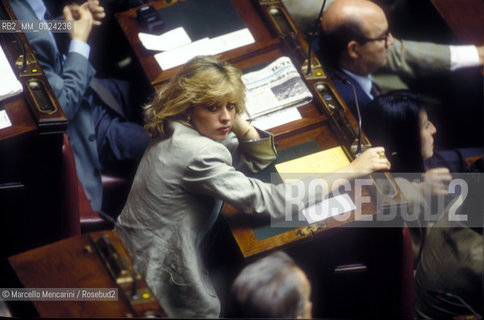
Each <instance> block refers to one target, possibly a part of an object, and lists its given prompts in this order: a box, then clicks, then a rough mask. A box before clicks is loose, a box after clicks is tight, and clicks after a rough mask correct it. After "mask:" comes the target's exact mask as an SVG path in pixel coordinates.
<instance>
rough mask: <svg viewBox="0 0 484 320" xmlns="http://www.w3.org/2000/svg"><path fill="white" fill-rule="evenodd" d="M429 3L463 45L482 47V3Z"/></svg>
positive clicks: (468, 0)
mask: <svg viewBox="0 0 484 320" xmlns="http://www.w3.org/2000/svg"><path fill="white" fill-rule="evenodd" d="M431 1H432V4H433V5H434V7H435V8H436V9H437V11H439V13H440V15H441V16H442V18H443V19H444V20H445V21H446V22H447V24H448V25H449V27H450V28H451V29H452V31H454V33H455V34H456V36H457V38H458V39H459V40H460V41H461V42H462V43H463V44H475V45H484V1H482V0H463V1H456V0H431Z"/></svg>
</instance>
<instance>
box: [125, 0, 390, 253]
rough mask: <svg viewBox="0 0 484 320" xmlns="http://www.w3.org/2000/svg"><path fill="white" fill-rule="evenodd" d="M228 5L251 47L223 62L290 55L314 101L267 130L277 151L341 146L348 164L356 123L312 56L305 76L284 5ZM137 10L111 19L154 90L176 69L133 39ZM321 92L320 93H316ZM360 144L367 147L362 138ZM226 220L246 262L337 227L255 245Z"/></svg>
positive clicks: (299, 41)
mask: <svg viewBox="0 0 484 320" xmlns="http://www.w3.org/2000/svg"><path fill="white" fill-rule="evenodd" d="M168 2H169V1H166V0H165V1H161V0H159V1H155V2H153V3H151V4H152V5H153V6H154V7H155V8H156V9H158V8H162V7H165V6H168V5H172V4H173V2H170V3H168ZM232 3H233V5H234V7H235V8H236V9H237V11H238V13H239V15H240V16H241V17H242V19H243V20H244V22H245V24H246V25H247V27H248V28H249V29H250V31H251V33H252V35H253V36H254V38H255V40H256V42H255V43H254V44H251V45H248V46H245V47H243V48H238V49H234V50H230V51H228V52H225V53H222V54H221V55H219V57H220V58H221V59H222V60H228V61H229V62H230V63H232V64H234V65H235V66H236V67H238V68H239V69H241V70H245V69H248V68H253V67H254V66H260V65H263V64H266V63H267V62H270V61H274V60H275V59H277V58H278V57H280V56H283V55H285V56H289V57H291V59H292V61H293V63H294V64H295V65H296V68H298V69H299V70H300V72H301V75H302V77H303V79H304V80H305V82H306V84H307V85H308V88H309V89H310V90H311V91H312V93H313V96H314V99H313V101H312V102H311V103H308V104H306V105H304V106H302V107H299V108H298V110H299V112H300V114H301V116H302V119H300V120H296V121H293V122H290V123H287V124H284V125H281V126H278V127H275V128H272V129H270V130H269V131H270V132H271V133H273V134H274V136H275V141H276V144H277V148H278V149H279V150H282V149H285V148H288V147H292V146H295V145H299V144H302V143H304V142H307V141H310V140H315V141H316V142H317V143H318V146H319V147H320V148H321V150H325V149H329V148H332V147H335V146H342V147H343V150H344V151H345V152H346V154H347V156H348V157H349V158H350V159H352V156H351V153H350V146H351V144H352V143H353V141H354V139H355V137H356V128H357V121H356V119H355V118H354V117H353V115H352V114H351V112H350V111H348V108H347V106H346V105H345V103H344V101H343V100H342V99H341V97H340V96H339V94H338V93H337V92H336V90H335V89H334V86H333V84H332V82H331V80H330V79H328V78H327V77H326V75H325V72H324V70H323V69H322V67H321V65H320V63H319V61H318V60H317V58H316V55H314V54H313V55H312V57H313V58H312V60H311V63H312V67H313V74H312V75H310V76H308V75H306V74H305V68H306V65H307V62H306V61H305V59H306V52H307V48H308V46H307V43H306V42H305V39H304V37H303V35H302V34H300V33H299V32H298V30H297V28H296V27H295V25H294V23H293V21H292V18H291V17H290V16H289V14H288V13H287V10H286V9H285V7H284V5H283V4H282V3H281V2H280V1H255V0H254V1H248V0H232ZM136 9H137V8H133V9H130V10H128V11H126V12H122V13H118V14H116V18H117V20H118V22H119V24H120V26H121V28H122V29H123V30H124V32H125V34H126V37H127V39H128V41H129V42H130V44H131V46H132V48H133V50H134V52H135V54H136V56H137V57H138V59H139V60H140V63H141V65H142V66H143V69H144V70H145V72H146V75H147V77H148V78H149V80H150V81H151V83H152V85H153V86H154V87H155V88H156V89H159V88H160V87H161V86H163V84H164V82H165V81H166V80H168V79H169V78H170V77H171V76H173V75H174V74H175V73H176V72H177V71H178V70H179V68H180V67H176V68H172V69H169V70H166V71H162V70H161V69H160V68H159V66H158V64H157V62H156V61H155V59H154V57H153V56H154V54H155V52H152V51H148V50H146V49H144V47H143V46H142V44H141V43H140V41H139V39H138V32H139V31H140V28H139V26H138V23H137V21H136ZM276 20H277V21H276ZM281 21H282V22H281ZM321 87H323V88H324V89H323V90H322V91H321V90H320V89H318V88H321ZM328 93H330V94H332V95H333V99H332V100H331V99H330V100H331V101H330V102H328V101H329V100H328V97H327V94H328ZM329 104H332V105H331V106H330V105H329ZM363 143H364V144H365V145H369V142H368V140H367V139H366V137H364V136H363ZM399 200H400V198H399ZM363 211H364V213H367V214H370V213H375V212H376V207H375V205H374V204H373V205H368V206H365V207H364V209H363ZM235 212H236V210H235V209H234V208H232V207H230V206H229V205H226V206H225V207H224V214H225V215H226V216H230V215H231V214H233V213H235ZM228 220H229V224H230V226H231V229H232V233H233V235H234V237H235V238H236V241H237V242H238V244H239V247H240V249H241V251H242V254H243V255H244V256H245V257H248V256H251V255H256V254H258V253H261V252H265V251H267V250H272V249H274V248H280V247H284V246H287V245H288V244H291V243H293V242H299V241H306V240H309V239H311V238H312V237H314V236H315V235H316V234H319V233H321V232H323V231H325V230H328V229H330V228H332V227H334V226H337V225H340V224H341V223H337V222H336V221H335V220H334V219H333V220H331V219H329V220H328V221H325V223H324V226H323V225H319V226H311V227H309V228H308V227H304V228H297V229H294V230H291V231H288V232H286V233H283V234H280V235H277V236H274V237H271V238H270V239H266V240H263V241H257V239H255V235H254V234H253V232H252V229H251V228H250V227H248V226H241V225H240V224H239V223H240V220H238V219H233V218H232V217H230V218H228ZM350 220H351V219H350Z"/></svg>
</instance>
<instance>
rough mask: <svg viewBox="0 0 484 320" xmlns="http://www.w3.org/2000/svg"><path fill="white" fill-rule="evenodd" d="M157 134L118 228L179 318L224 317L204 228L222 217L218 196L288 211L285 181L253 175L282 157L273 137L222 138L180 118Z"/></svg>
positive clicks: (261, 209)
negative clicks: (205, 251) (216, 211)
mask: <svg viewBox="0 0 484 320" xmlns="http://www.w3.org/2000/svg"><path fill="white" fill-rule="evenodd" d="M168 132H169V133H170V134H171V135H170V137H169V138H166V139H163V140H154V141H152V143H151V144H150V146H149V147H148V148H147V150H146V152H145V154H144V156H143V158H142V160H141V163H140V165H139V167H138V171H137V173H136V176H135V179H134V182H133V186H132V188H131V192H130V194H129V196H128V200H127V203H126V206H125V207H124V209H123V211H122V213H121V215H120V216H119V220H118V221H119V223H120V225H121V228H117V231H118V232H119V233H120V235H121V238H122V239H123V241H124V242H125V244H126V246H127V248H128V250H129V251H130V253H131V254H132V255H133V256H134V258H135V259H136V263H137V264H138V267H139V270H140V272H141V273H142V275H143V276H144V277H145V279H146V281H147V283H148V285H149V286H150V288H151V289H152V290H153V292H154V294H155V296H156V297H157V298H158V300H159V302H160V304H161V306H162V307H163V308H164V309H165V310H166V312H167V313H168V315H169V316H171V317H218V316H219V313H220V302H219V299H218V297H217V295H216V293H215V291H214V288H213V285H212V284H211V282H210V280H209V278H208V274H207V271H206V269H205V267H204V266H203V264H202V260H201V257H200V252H199V251H200V250H199V248H198V244H199V243H200V235H201V234H203V233H204V232H205V231H206V230H208V229H209V228H210V227H211V223H212V222H213V221H214V220H215V219H214V217H213V216H212V217H211V216H210V215H211V212H212V208H213V206H214V199H218V200H223V201H225V202H227V203H229V204H231V205H233V206H234V207H236V208H237V209H239V210H240V211H242V212H244V213H258V214H268V215H271V216H273V217H278V216H281V215H282V214H283V212H284V205H285V197H284V192H285V189H284V188H285V186H284V185H277V186H276V185H273V184H269V183H264V182H262V181H260V180H257V179H254V178H249V177H247V176H245V175H244V174H243V173H242V172H241V171H238V170H236V168H237V169H241V170H244V171H251V172H256V171H258V170H261V169H263V168H264V167H266V166H267V165H268V164H269V163H270V162H272V161H273V160H274V159H275V157H276V152H275V149H274V142H273V137H272V136H269V135H268V134H267V133H264V132H260V133H261V137H262V138H261V139H258V140H251V141H244V140H241V141H239V140H238V139H237V138H236V136H235V135H234V134H233V133H231V134H229V136H228V137H227V139H226V140H225V141H223V142H222V143H219V142H216V141H214V140H211V139H209V138H207V137H204V136H202V135H200V134H199V133H198V131H196V130H194V129H193V128H190V127H188V126H185V125H183V124H181V123H178V122H171V123H170V124H169V126H168Z"/></svg>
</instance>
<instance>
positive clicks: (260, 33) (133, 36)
mask: <svg viewBox="0 0 484 320" xmlns="http://www.w3.org/2000/svg"><path fill="white" fill-rule="evenodd" d="M176 2H178V1H167V0H164V1H161V0H160V1H154V2H152V3H151V5H153V7H154V8H155V9H161V8H164V7H166V6H169V5H174V4H176ZM232 3H233V5H234V7H235V8H236V9H237V11H238V13H239V14H240V16H241V18H242V19H243V20H244V22H245V23H246V24H247V27H248V28H249V30H250V31H251V33H252V35H253V36H254V39H255V43H253V44H250V45H247V46H244V47H241V48H237V49H235V50H230V51H228V52H224V53H221V54H220V55H218V56H219V57H220V58H221V59H222V60H227V61H230V62H235V61H238V60H241V59H240V58H241V57H245V56H247V55H249V56H250V55H254V54H257V53H258V52H263V51H265V50H267V48H270V47H273V46H274V45H275V44H277V42H278V40H277V39H274V38H273V37H272V35H271V32H270V31H269V29H268V28H267V26H266V25H265V24H264V23H263V20H262V19H261V18H260V15H259V13H258V11H257V8H256V7H255V6H254V3H253V1H247V0H232ZM138 8H139V7H135V8H132V9H130V10H128V11H125V12H122V13H116V14H115V16H116V19H117V20H118V23H119V25H120V26H121V28H122V29H123V31H124V33H125V35H126V38H127V39H128V41H129V43H130V45H131V48H133V50H134V53H135V54H136V57H137V58H138V60H139V61H140V63H141V65H142V67H143V70H144V71H145V73H146V76H147V77H148V79H149V81H150V82H151V84H152V85H153V86H156V85H158V84H161V83H163V82H165V81H166V80H168V79H170V78H171V77H172V76H173V75H175V74H176V73H177V72H178V70H179V69H180V67H175V68H171V69H168V70H163V71H162V70H161V68H160V66H159V65H158V63H157V62H156V60H155V58H154V54H155V53H156V52H153V51H149V50H147V49H145V48H144V47H143V45H142V44H141V42H140V40H139V38H138V33H139V31H140V28H139V25H138V22H137V20H136V10H137V9H138Z"/></svg>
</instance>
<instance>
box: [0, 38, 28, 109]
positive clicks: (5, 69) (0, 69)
mask: <svg viewBox="0 0 484 320" xmlns="http://www.w3.org/2000/svg"><path fill="white" fill-rule="evenodd" d="M22 91H23V88H22V84H21V83H20V81H18V80H17V76H16V75H15V73H14V72H13V70H12V67H10V63H9V62H8V60H7V56H6V55H5V52H3V49H2V47H1V46H0V101H1V100H4V99H7V98H9V97H12V96H14V95H17V94H19V93H21V92H22Z"/></svg>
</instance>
